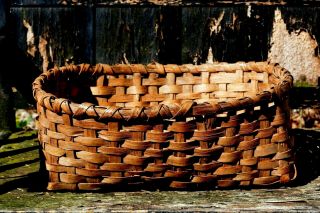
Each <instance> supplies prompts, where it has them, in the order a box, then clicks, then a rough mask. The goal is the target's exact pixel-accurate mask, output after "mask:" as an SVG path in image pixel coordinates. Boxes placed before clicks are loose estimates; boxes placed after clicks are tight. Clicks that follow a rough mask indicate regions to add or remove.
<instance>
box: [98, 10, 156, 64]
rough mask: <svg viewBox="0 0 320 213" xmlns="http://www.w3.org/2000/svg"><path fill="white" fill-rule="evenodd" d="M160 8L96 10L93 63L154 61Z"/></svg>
mask: <svg viewBox="0 0 320 213" xmlns="http://www.w3.org/2000/svg"><path fill="white" fill-rule="evenodd" d="M158 17H159V8H143V7H139V8H116V7H114V8H97V9H96V28H95V30H96V61H97V62H98V63H110V64H115V63H120V62H122V63H149V62H150V61H152V60H157V49H158V47H157V32H156V23H157V19H158Z"/></svg>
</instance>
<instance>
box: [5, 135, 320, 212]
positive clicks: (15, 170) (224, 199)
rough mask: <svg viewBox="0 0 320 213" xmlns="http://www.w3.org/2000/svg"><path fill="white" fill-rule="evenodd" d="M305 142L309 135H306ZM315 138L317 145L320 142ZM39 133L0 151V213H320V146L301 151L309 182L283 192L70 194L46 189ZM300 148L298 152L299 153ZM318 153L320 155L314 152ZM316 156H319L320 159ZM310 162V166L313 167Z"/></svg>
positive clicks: (7, 143)
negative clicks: (136, 212)
mask: <svg viewBox="0 0 320 213" xmlns="http://www.w3.org/2000/svg"><path fill="white" fill-rule="evenodd" d="M302 135H304V137H305V136H306V135H308V134H302ZM318 139H320V138H316V140H314V141H313V143H316V142H319V140H318ZM37 143H38V142H37V139H36V133H35V132H18V133H15V134H13V135H12V136H11V137H10V138H9V140H7V141H2V142H1V144H2V146H1V148H0V211H1V212H2V211H17V210H24V211H47V210H58V211H75V212H79V211H85V212H93V211H100V212H103V211H106V210H109V211H116V212H119V211H121V212H122V211H132V210H140V211H142V212H145V211H184V212H185V211H221V212H226V211H227V212H230V211H231V212H234V211H257V210H263V211H272V212H278V211H284V212H288V211H308V212H310V211H311V212H312V211H314V212H319V211H320V178H319V177H317V176H318V175H317V174H315V173H314V171H317V169H313V168H312V165H314V164H315V165H319V164H318V161H317V160H316V161H315V159H318V157H313V158H310V156H309V157H308V156H307V155H308V154H307V153H309V154H310V153H314V151H316V150H315V149H316V148H317V147H318V145H319V144H316V145H315V144H313V145H315V146H313V145H312V146H311V145H310V143H311V142H308V143H309V145H308V146H304V147H309V149H310V150H302V151H301V150H300V152H301V153H302V154H301V155H303V156H305V157H306V158H307V159H309V160H308V161H302V164H305V167H308V168H309V169H310V170H312V171H313V172H309V173H310V174H312V175H310V174H309V173H306V172H304V174H309V176H308V177H307V178H305V179H304V180H305V181H302V182H303V183H302V182H300V183H297V184H295V185H292V186H290V187H284V188H280V189H253V190H239V189H237V190H215V191H208V192H206V191H196V192H183V191H180V192H179V191H175V192H158V191H157V192H150V191H138V192H109V193H70V192H65V193H63V192H59V193H58V192H47V191H45V190H43V188H44V184H45V180H44V181H43V180H41V176H39V173H38V170H39V152H38V146H37V145H38V144H37ZM318 148H319V147H318ZM299 149H301V147H300V148H299V147H298V150H299ZM315 153H317V152H315ZM317 156H318V155H317ZM310 162H311V163H310Z"/></svg>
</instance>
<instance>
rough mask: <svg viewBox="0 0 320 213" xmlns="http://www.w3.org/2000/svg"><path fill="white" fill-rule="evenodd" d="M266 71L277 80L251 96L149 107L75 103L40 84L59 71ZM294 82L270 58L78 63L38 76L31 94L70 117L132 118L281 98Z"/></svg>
mask: <svg viewBox="0 0 320 213" xmlns="http://www.w3.org/2000/svg"><path fill="white" fill-rule="evenodd" d="M239 69H241V70H243V71H255V72H267V73H268V74H271V75H272V76H273V77H274V78H275V79H277V82H276V83H275V84H274V86H272V87H271V88H270V89H269V90H268V91H263V92H260V93H256V94H255V95H254V96H251V97H243V98H239V99H236V98H235V99H231V100H228V101H223V102H217V103H214V104H212V103H196V102H195V101H185V102H183V103H182V104H179V103H166V102H163V103H160V104H159V105H157V106H148V107H119V106H100V105H95V104H93V103H88V102H83V103H75V102H73V101H71V100H69V99H65V98H59V97H57V96H55V95H53V94H51V93H48V92H46V91H44V89H43V88H42V86H43V85H44V84H45V83H46V81H47V80H48V79H52V78H54V77H55V76H57V75H59V74H61V73H72V72H74V73H78V74H79V75H81V74H82V73H91V74H92V76H95V75H97V76H98V75H103V74H107V75H130V74H134V73H141V74H148V73H158V74H166V73H188V72H189V73H193V74H194V73H200V72H221V71H223V72H234V71H235V70H239ZM292 86H293V77H292V75H291V74H290V72H289V71H288V70H286V69H285V68H283V67H281V66H280V65H279V64H275V63H270V62H247V63H246V62H237V63H226V62H215V63H213V64H201V65H192V64H183V65H176V64H167V65H162V64H159V63H156V62H153V63H150V64H148V65H143V64H116V65H108V64H96V65H90V64H79V65H67V66H62V67H59V68H57V67H55V68H53V69H50V70H48V71H46V72H44V73H42V74H41V75H40V76H38V77H37V78H36V79H35V80H34V82H33V85H32V89H33V96H34V98H35V100H36V101H37V103H38V104H40V105H41V106H43V107H45V108H47V109H48V110H50V111H53V112H55V113H57V114H61V113H65V114H68V115H72V116H73V117H83V116H85V117H86V118H95V119H98V120H100V119H116V120H119V119H120V120H126V121H129V120H130V121H131V120H135V119H140V120H141V119H143V120H149V119H155V118H159V117H160V118H162V119H175V118H182V117H185V116H190V117H193V116H206V115H213V114H218V113H221V112H225V111H229V110H230V109H235V108H236V109H239V110H240V109H243V108H244V107H248V106H254V105H256V104H258V103H261V102H264V101H271V100H272V99H274V98H276V99H280V100H283V99H285V98H286V96H287V94H288V92H289V90H290V89H291V88H292Z"/></svg>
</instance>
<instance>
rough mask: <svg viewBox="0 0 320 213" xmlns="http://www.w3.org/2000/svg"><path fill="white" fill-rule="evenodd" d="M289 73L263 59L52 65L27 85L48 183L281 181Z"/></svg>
mask: <svg viewBox="0 0 320 213" xmlns="http://www.w3.org/2000/svg"><path fill="white" fill-rule="evenodd" d="M292 80H293V79H292V76H291V75H290V73H289V72H288V71H286V70H285V69H283V68H281V67H279V66H278V65H275V64H268V63H266V62H249V63H240V62H239V63H235V64H227V63H217V64H203V65H180V66H179V65H161V64H157V63H153V64H149V65H140V64H137V65H114V66H109V65H105V64H98V65H96V66H91V65H88V64H82V65H70V66H66V67H61V68H55V69H52V70H50V71H49V72H46V73H44V74H42V75H40V76H39V77H38V78H37V79H36V80H35V82H34V84H33V91H34V97H35V99H36V100H37V110H38V113H39V122H38V123H39V141H40V143H41V146H42V148H43V153H44V155H45V158H46V168H47V170H48V171H49V184H48V189H49V190H61V189H66V190H95V189H108V187H109V186H111V185H117V184H119V185H120V186H125V185H128V184H129V185H130V184H146V185H152V186H157V187H172V188H186V189H191V188H193V187H201V186H204V187H208V188H212V187H216V186H218V187H231V186H248V185H249V186H250V185H270V184H275V183H286V182H289V181H290V180H291V179H293V178H294V177H295V175H296V174H295V167H294V162H293V151H292V148H293V147H292V143H291V139H290V136H289V132H288V129H289V108H288V106H287V99H286V98H287V97H286V95H287V92H288V90H289V89H290V88H291V86H292Z"/></svg>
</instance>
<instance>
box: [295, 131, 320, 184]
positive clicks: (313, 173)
mask: <svg viewBox="0 0 320 213" xmlns="http://www.w3.org/2000/svg"><path fill="white" fill-rule="evenodd" d="M292 135H293V136H294V137H295V162H296V166H297V172H298V176H297V179H296V180H295V181H294V182H293V184H292V185H294V186H301V185H305V184H308V183H309V182H311V181H312V180H314V179H316V178H317V177H318V176H319V175H320V167H319V165H320V130H316V129H293V130H292Z"/></svg>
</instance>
